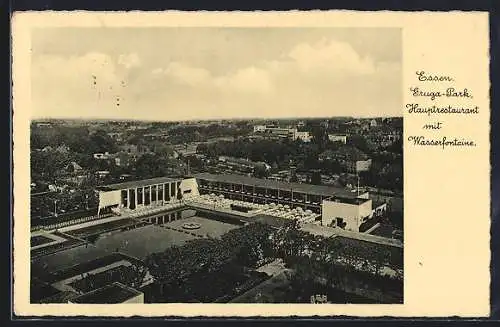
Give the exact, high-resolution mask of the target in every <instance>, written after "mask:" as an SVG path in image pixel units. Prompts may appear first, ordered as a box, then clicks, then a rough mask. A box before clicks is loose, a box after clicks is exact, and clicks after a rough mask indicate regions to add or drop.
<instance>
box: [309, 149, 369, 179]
mask: <svg viewBox="0 0 500 327" xmlns="http://www.w3.org/2000/svg"><path fill="white" fill-rule="evenodd" d="M318 159H319V161H335V162H338V163H339V164H340V165H341V166H342V167H343V168H344V169H345V170H346V171H347V172H349V173H356V171H357V170H356V169H357V167H358V166H357V165H358V164H357V162H358V161H368V160H369V158H368V156H367V155H366V154H365V153H364V152H363V151H361V150H359V149H357V148H355V147H351V146H343V147H341V148H340V149H338V150H337V151H332V150H326V151H325V152H323V153H321V154H320V155H319V157H318ZM369 164H371V161H370V163H369Z"/></svg>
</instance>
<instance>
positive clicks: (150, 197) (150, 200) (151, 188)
mask: <svg viewBox="0 0 500 327" xmlns="http://www.w3.org/2000/svg"><path fill="white" fill-rule="evenodd" d="M152 191H153V187H152V186H151V185H149V205H151V202H153V201H152V199H153V195H152V194H151V193H152Z"/></svg>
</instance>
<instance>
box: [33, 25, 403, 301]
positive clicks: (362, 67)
mask: <svg viewBox="0 0 500 327" xmlns="http://www.w3.org/2000/svg"><path fill="white" fill-rule="evenodd" d="M401 42H402V41H401V30H400V29H390V28H199V27H196V28H194V27H192V28H191V27H179V28H104V27H102V28H52V29H50V28H44V29H36V30H34V31H33V33H32V40H31V55H32V60H31V68H30V71H31V87H30V88H31V101H32V107H33V110H32V116H31V118H32V120H31V138H30V147H31V153H30V162H31V201H30V205H31V217H30V221H31V227H30V228H31V241H30V242H31V288H30V289H31V293H30V301H31V303H79V304H89V303H101V304H107V303H228V304H230V303H317V304H320V303H403V277H404V272H403V145H402V136H403V118H402V109H403V105H402V90H401V85H402V77H401V75H402V72H401V69H402V54H401V52H402V50H401V49H402V43H401Z"/></svg>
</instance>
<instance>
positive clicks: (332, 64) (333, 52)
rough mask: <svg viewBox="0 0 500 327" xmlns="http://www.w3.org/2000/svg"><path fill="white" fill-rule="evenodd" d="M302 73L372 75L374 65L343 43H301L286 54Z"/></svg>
mask: <svg viewBox="0 0 500 327" xmlns="http://www.w3.org/2000/svg"><path fill="white" fill-rule="evenodd" d="M288 57H289V58H291V59H292V60H293V61H294V63H295V64H296V65H297V67H298V68H299V69H300V70H301V71H303V72H306V73H308V72H315V71H326V72H344V73H351V74H363V75H364V74H372V73H374V72H375V69H376V68H375V64H374V62H373V60H372V59H371V58H370V57H364V58H363V57H361V56H360V55H359V54H358V53H357V52H356V51H355V50H354V48H353V47H352V46H351V45H349V44H348V43H345V42H339V41H335V40H326V39H323V40H321V41H319V42H317V43H315V44H308V43H302V44H298V45H297V46H295V47H294V48H293V49H292V50H291V51H290V52H289V54H288Z"/></svg>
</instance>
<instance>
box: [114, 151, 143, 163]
mask: <svg viewBox="0 0 500 327" xmlns="http://www.w3.org/2000/svg"><path fill="white" fill-rule="evenodd" d="M114 158H115V165H117V166H119V167H128V166H130V165H131V164H132V163H133V162H135V160H137V155H135V154H131V153H126V152H119V153H117V154H115V155H114Z"/></svg>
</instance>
